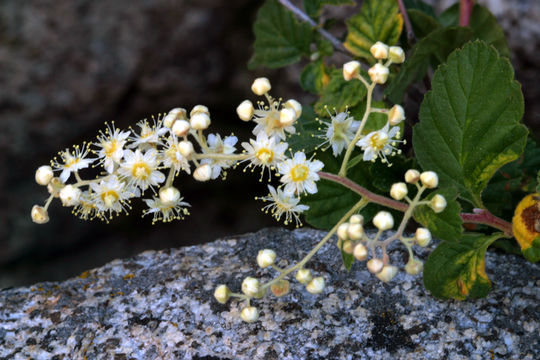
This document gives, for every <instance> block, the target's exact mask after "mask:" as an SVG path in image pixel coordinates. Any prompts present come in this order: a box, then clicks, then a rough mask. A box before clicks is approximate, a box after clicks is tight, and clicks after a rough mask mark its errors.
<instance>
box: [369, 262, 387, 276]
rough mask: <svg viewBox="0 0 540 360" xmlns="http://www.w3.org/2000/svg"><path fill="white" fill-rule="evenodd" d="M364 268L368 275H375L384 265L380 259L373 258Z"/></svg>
mask: <svg viewBox="0 0 540 360" xmlns="http://www.w3.org/2000/svg"><path fill="white" fill-rule="evenodd" d="M366 266H367V268H368V270H369V272H370V273H372V274H377V273H378V272H380V271H381V270H382V268H383V266H384V263H383V262H382V260H381V259H377V258H374V259H371V260H369V261H368V262H367V264H366Z"/></svg>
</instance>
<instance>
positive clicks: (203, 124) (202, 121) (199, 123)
mask: <svg viewBox="0 0 540 360" xmlns="http://www.w3.org/2000/svg"><path fill="white" fill-rule="evenodd" d="M189 123H190V125H191V127H192V128H194V129H195V130H206V129H208V127H209V126H210V116H208V115H207V114H206V113H203V112H199V113H195V114H193V115H192V116H191V118H190V119H189Z"/></svg>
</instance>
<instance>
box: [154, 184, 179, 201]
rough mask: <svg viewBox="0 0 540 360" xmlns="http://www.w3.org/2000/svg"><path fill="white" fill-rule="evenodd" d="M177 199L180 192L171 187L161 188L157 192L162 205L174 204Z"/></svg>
mask: <svg viewBox="0 0 540 360" xmlns="http://www.w3.org/2000/svg"><path fill="white" fill-rule="evenodd" d="M179 199H180V191H178V189H177V188H175V187H173V186H169V187H166V188H161V189H160V190H159V200H161V202H162V203H163V204H164V205H171V204H176V202H177V201H178V200H179Z"/></svg>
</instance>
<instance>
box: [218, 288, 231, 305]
mask: <svg viewBox="0 0 540 360" xmlns="http://www.w3.org/2000/svg"><path fill="white" fill-rule="evenodd" d="M230 296H231V290H229V288H228V287H227V285H219V286H218V287H217V288H216V291H214V297H215V298H216V300H217V301H218V302H220V303H221V304H225V303H226V302H227V300H229V297H230Z"/></svg>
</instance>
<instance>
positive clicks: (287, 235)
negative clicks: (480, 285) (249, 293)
mask: <svg viewBox="0 0 540 360" xmlns="http://www.w3.org/2000/svg"><path fill="white" fill-rule="evenodd" d="M323 235H324V233H322V232H318V231H314V230H309V229H307V230H296V231H292V232H291V231H287V230H282V229H265V230H261V231H259V232H257V233H253V234H247V235H243V236H238V237H235V238H231V239H228V240H220V241H216V242H214V243H211V244H207V245H203V246H197V247H186V248H183V249H171V250H167V251H159V252H155V251H147V252H144V253H142V254H140V255H138V256H136V257H134V258H131V259H126V260H115V261H113V262H111V263H109V264H107V265H105V266H103V267H101V268H98V269H93V270H90V271H88V272H84V273H83V274H81V275H80V276H79V277H76V278H73V279H70V280H67V281H65V282H62V283H40V284H36V285H34V286H31V287H25V288H16V289H6V290H3V291H1V292H0V358H2V359H27V358H32V359H83V358H86V359H89V360H91V359H157V358H159V359H437V360H439V359H453V360H454V359H486V358H488V359H489V358H495V359H503V358H504V359H516V360H517V359H519V360H524V359H529V360H533V359H538V358H539V357H540V347H539V346H538V340H539V333H538V329H539V327H538V324H539V322H540V307H539V300H540V291H539V288H538V285H540V284H539V280H538V279H537V277H536V275H535V274H538V270H539V268H538V265H533V264H529V263H527V262H525V261H524V260H523V259H522V258H520V257H516V256H512V255H506V254H495V253H489V254H488V255H487V260H486V263H487V273H488V274H489V276H490V277H491V278H492V280H493V290H492V292H491V293H490V294H489V296H488V297H487V298H485V299H479V300H473V301H464V302H457V301H440V300H436V299H434V298H433V297H431V296H430V295H429V294H428V293H427V292H426V290H425V289H424V288H423V286H422V280H421V277H412V276H409V275H406V274H405V273H399V274H398V276H397V277H396V279H395V280H393V281H392V282H391V283H389V284H383V283H381V282H380V281H378V280H377V279H376V278H375V277H374V276H372V275H370V274H369V273H368V272H367V270H366V269H365V266H364V264H361V263H356V264H355V265H354V266H353V269H352V271H351V272H349V273H348V272H346V271H345V270H344V269H343V267H342V265H341V260H340V255H339V253H338V251H337V249H336V247H335V245H333V244H327V245H326V246H325V247H323V248H322V250H321V251H320V253H319V254H318V255H317V256H316V257H315V258H314V259H313V261H311V262H310V263H309V267H310V268H311V269H313V271H314V272H315V273H316V274H317V275H320V276H324V277H325V279H326V281H327V287H326V289H325V291H324V293H323V294H321V295H317V296H315V295H312V294H309V293H307V292H306V291H305V290H304V289H303V288H302V286H300V285H299V284H298V283H296V282H293V283H292V284H293V285H292V291H291V293H290V294H288V295H286V296H284V297H282V298H279V299H276V298H274V297H272V296H268V297H266V298H264V299H262V300H257V301H254V304H255V306H257V307H258V308H259V309H260V314H261V317H260V320H259V321H257V322H255V323H252V324H247V323H244V322H242V321H241V320H240V318H239V311H240V309H241V307H242V306H243V304H242V303H239V302H238V301H236V300H233V301H231V302H229V303H228V304H226V305H221V304H219V303H217V302H216V301H215V300H214V298H213V296H212V293H213V290H214V288H215V286H216V284H219V283H226V284H228V285H229V286H230V287H231V288H232V289H233V290H235V291H238V290H239V287H240V284H241V281H242V279H243V278H244V277H245V276H247V275H255V276H258V277H261V278H267V279H268V278H269V276H270V275H271V273H272V271H271V270H268V269H265V270H260V269H258V268H257V267H256V261H255V257H256V254H257V251H258V250H259V249H261V248H273V249H276V250H277V253H278V260H280V261H279V263H278V265H279V266H282V267H283V266H287V264H289V263H290V262H291V261H296V260H298V259H299V258H300V257H301V256H302V255H303V254H305V253H306V252H307V251H309V249H310V248H311V247H312V246H313V245H314V244H315V243H316V242H317V241H318V240H319V239H320V238H321V237H322V236H323ZM426 254H427V251H421V254H420V255H421V256H422V257H425V255H426ZM391 258H392V261H393V263H395V264H398V265H400V266H402V265H403V259H404V258H405V251H403V250H402V249H400V248H395V249H394V250H392V252H391Z"/></svg>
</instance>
